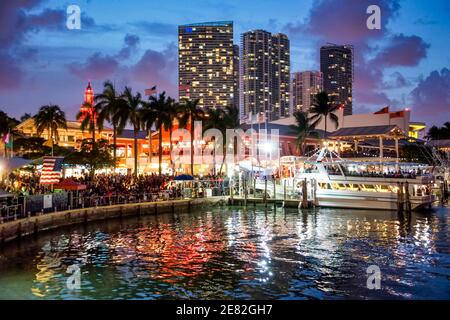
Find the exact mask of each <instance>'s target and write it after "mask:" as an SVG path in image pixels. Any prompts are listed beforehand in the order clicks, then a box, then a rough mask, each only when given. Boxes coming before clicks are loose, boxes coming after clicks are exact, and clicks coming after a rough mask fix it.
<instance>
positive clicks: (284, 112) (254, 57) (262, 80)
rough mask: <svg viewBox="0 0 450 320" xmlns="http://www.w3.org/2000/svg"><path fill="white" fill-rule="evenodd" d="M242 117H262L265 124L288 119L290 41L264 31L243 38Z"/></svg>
mask: <svg viewBox="0 0 450 320" xmlns="http://www.w3.org/2000/svg"><path fill="white" fill-rule="evenodd" d="M241 48H242V57H241V59H242V61H241V65H242V70H241V71H242V74H241V79H242V81H241V84H242V94H243V99H242V103H243V106H242V107H243V115H244V116H248V115H249V113H250V112H251V113H252V114H253V115H255V114H258V115H260V114H264V115H265V118H266V120H267V121H272V120H276V119H279V118H280V117H286V116H288V112H289V68H290V55H289V52H290V49H289V39H288V38H287V36H286V35H284V34H276V35H273V36H272V34H271V33H270V32H267V31H265V30H253V31H249V32H246V33H244V34H242V36H241Z"/></svg>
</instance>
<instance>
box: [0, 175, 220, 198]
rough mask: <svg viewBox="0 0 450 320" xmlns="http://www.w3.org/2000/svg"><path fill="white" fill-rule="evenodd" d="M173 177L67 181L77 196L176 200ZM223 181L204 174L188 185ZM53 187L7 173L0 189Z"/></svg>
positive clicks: (32, 191)
mask: <svg viewBox="0 0 450 320" xmlns="http://www.w3.org/2000/svg"><path fill="white" fill-rule="evenodd" d="M174 178H175V177H174V176H171V175H158V174H154V173H153V174H146V175H138V176H137V177H135V176H134V175H120V174H96V175H95V176H93V177H92V176H90V175H88V174H85V175H81V176H77V177H70V180H72V181H73V182H74V183H77V184H80V185H84V186H86V188H85V189H84V190H81V191H79V193H78V194H79V195H80V196H85V197H93V196H98V197H103V196H117V195H143V194H156V193H159V192H161V191H166V192H168V193H169V194H170V195H171V196H172V197H180V196H181V193H182V190H183V184H181V183H175V180H174ZM223 179H224V174H208V175H205V176H193V177H192V181H195V182H198V184H200V186H202V187H204V188H208V187H212V186H213V185H216V184H217V182H220V181H222V180H223ZM53 187H54V186H50V185H42V184H40V183H39V175H37V174H32V173H30V174H19V173H11V174H10V175H9V176H8V178H7V179H4V180H3V181H1V182H0V189H2V190H4V191H6V192H9V193H13V194H20V195H25V196H28V195H39V194H47V193H49V192H52V188H53Z"/></svg>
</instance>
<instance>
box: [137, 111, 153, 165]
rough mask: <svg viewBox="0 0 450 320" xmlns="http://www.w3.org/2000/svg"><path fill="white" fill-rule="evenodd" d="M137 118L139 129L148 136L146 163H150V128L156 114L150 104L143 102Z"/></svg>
mask: <svg viewBox="0 0 450 320" xmlns="http://www.w3.org/2000/svg"><path fill="white" fill-rule="evenodd" d="M139 118H140V120H141V127H142V128H143V129H144V130H146V131H147V134H148V162H149V163H152V128H153V126H154V125H155V122H156V112H155V110H153V108H152V105H151V104H150V103H147V102H144V103H143V104H142V108H141V110H140V115H139Z"/></svg>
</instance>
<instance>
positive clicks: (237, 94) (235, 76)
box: [233, 44, 240, 109]
mask: <svg viewBox="0 0 450 320" xmlns="http://www.w3.org/2000/svg"><path fill="white" fill-rule="evenodd" d="M239 61H240V58H239V46H238V45H237V44H235V45H234V46H233V79H234V94H233V99H234V106H235V107H236V108H238V109H239V106H240V89H239V88H240V79H239V75H240V63H239Z"/></svg>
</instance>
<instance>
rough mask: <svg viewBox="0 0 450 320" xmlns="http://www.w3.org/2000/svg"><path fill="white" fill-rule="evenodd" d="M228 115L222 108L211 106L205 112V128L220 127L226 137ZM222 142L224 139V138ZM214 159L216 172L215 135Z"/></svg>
mask: <svg viewBox="0 0 450 320" xmlns="http://www.w3.org/2000/svg"><path fill="white" fill-rule="evenodd" d="M226 117H227V113H226V111H225V110H224V109H222V108H209V109H208V110H207V111H206V114H205V122H204V124H203V130H204V131H206V130H208V129H218V130H220V132H221V133H222V137H225V132H226V129H227V128H226ZM222 144H224V141H223V140H222ZM213 157H214V158H213V159H214V173H216V138H215V137H214V148H213Z"/></svg>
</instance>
